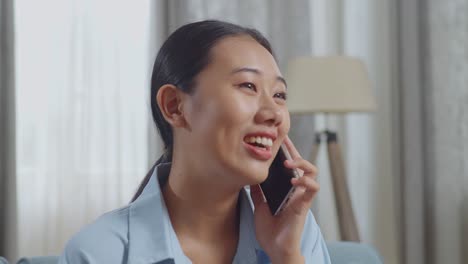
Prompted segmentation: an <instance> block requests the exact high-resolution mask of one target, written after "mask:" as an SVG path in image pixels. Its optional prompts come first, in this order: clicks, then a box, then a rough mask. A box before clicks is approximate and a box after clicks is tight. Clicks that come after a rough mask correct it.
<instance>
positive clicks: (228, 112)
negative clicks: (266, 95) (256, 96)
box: [191, 93, 255, 133]
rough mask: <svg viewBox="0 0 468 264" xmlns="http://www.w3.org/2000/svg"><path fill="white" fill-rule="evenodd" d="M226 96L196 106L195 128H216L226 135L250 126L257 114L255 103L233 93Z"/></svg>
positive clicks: (193, 117)
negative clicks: (229, 130)
mask: <svg viewBox="0 0 468 264" xmlns="http://www.w3.org/2000/svg"><path fill="white" fill-rule="evenodd" d="M225 94H226V95H219V96H211V97H210V98H209V99H208V100H204V101H201V102H199V103H195V104H194V109H193V112H192V114H191V116H192V120H193V121H192V122H193V124H194V126H197V127H199V128H200V129H202V130H208V129H209V128H214V127H216V128H217V129H219V131H218V132H219V133H223V132H224V133H225V132H226V131H224V130H227V129H232V130H236V131H239V129H240V128H241V127H242V126H245V125H247V124H249V123H248V122H249V120H251V119H252V118H253V116H254V114H255V103H254V102H251V100H250V101H249V100H246V99H245V98H240V96H236V94H233V93H231V94H228V93H225ZM212 132H216V131H212Z"/></svg>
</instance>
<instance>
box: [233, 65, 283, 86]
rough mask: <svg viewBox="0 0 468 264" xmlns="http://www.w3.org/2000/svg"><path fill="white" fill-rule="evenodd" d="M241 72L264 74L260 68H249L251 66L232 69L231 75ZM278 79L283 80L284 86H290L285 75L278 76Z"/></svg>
mask: <svg viewBox="0 0 468 264" xmlns="http://www.w3.org/2000/svg"><path fill="white" fill-rule="evenodd" d="M239 72H250V73H254V74H257V75H262V72H261V71H260V70H259V69H255V68H249V67H242V68H235V69H234V70H232V71H231V75H233V74H236V73H239ZM276 80H277V81H279V82H282V83H283V84H284V86H285V87H286V88H288V84H287V83H286V80H285V79H284V78H283V77H281V76H276Z"/></svg>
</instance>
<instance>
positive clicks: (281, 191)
mask: <svg viewBox="0 0 468 264" xmlns="http://www.w3.org/2000/svg"><path fill="white" fill-rule="evenodd" d="M287 159H289V160H292V158H291V155H290V154H289V152H288V150H287V148H286V146H285V145H284V143H283V144H281V147H280V149H279V151H278V154H277V155H276V157H275V159H274V160H273V163H272V164H271V166H270V170H269V172H268V177H267V178H266V180H265V181H264V182H262V183H261V184H260V188H261V189H262V192H263V195H264V197H265V199H266V201H267V203H268V207H269V208H270V211H271V213H272V214H273V215H278V214H279V213H280V212H281V211H282V210H283V209H284V208H285V207H286V206H287V204H288V201H289V199H290V198H291V196H292V194H293V193H294V190H295V187H294V186H293V185H292V184H291V179H292V178H299V177H300V174H299V172H298V171H297V170H296V169H289V168H286V167H285V166H284V161H285V160H287Z"/></svg>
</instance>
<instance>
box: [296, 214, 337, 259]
mask: <svg viewBox="0 0 468 264" xmlns="http://www.w3.org/2000/svg"><path fill="white" fill-rule="evenodd" d="M301 250H302V254H303V255H304V257H305V260H306V263H320V264H329V263H331V262H330V256H329V254H328V249H327V246H326V244H325V239H324V238H323V235H322V232H321V231H320V227H319V226H318V224H317V221H316V220H315V217H314V215H313V214H312V212H311V211H309V212H308V213H307V219H306V223H305V225H304V231H303V233H302V241H301Z"/></svg>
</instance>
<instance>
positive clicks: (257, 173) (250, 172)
mask: <svg viewBox="0 0 468 264" xmlns="http://www.w3.org/2000/svg"><path fill="white" fill-rule="evenodd" d="M268 170H269V168H268V167H265V166H264V165H263V166H258V165H257V166H245V167H243V168H242V175H243V176H244V179H245V182H246V184H245V185H255V184H260V183H262V182H264V181H265V180H266V178H267V177H268Z"/></svg>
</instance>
